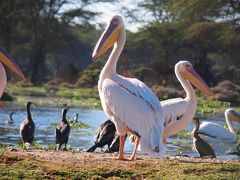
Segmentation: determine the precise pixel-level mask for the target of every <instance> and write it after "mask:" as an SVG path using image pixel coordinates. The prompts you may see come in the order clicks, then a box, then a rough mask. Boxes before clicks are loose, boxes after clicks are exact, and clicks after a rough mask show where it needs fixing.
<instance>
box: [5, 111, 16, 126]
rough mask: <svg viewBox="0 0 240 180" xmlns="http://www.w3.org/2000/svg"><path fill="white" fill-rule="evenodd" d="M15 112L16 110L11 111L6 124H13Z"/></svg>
mask: <svg viewBox="0 0 240 180" xmlns="http://www.w3.org/2000/svg"><path fill="white" fill-rule="evenodd" d="M14 114H15V113H14V112H11V113H10V115H9V119H7V120H6V124H13V123H14V121H13V118H12V116H13V115H14Z"/></svg>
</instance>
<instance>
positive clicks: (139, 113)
mask: <svg viewBox="0 0 240 180" xmlns="http://www.w3.org/2000/svg"><path fill="white" fill-rule="evenodd" d="M125 39H126V31H125V27H124V22H123V19H122V17H121V16H119V15H115V16H113V17H112V18H111V20H110V22H109V24H108V27H107V28H106V30H105V31H104V33H103V34H102V36H101V38H100V39H99V41H98V43H97V45H96V47H95V49H94V52H93V60H95V59H96V58H97V57H99V56H101V55H103V54H104V53H105V52H106V51H107V50H108V49H109V48H111V47H112V46H114V47H113V50H112V52H111V54H110V56H109V58H108V60H107V62H106V64H105V65H104V67H103V69H102V71H101V73H100V77H99V81H98V91H99V95H100V99H101V103H102V107H103V110H104V112H105V113H106V115H107V116H108V117H109V118H110V119H111V121H112V122H113V123H114V124H115V125H116V130H117V133H118V135H119V137H120V143H119V159H120V160H124V159H125V158H124V153H123V149H124V143H125V134H126V133H127V132H128V131H129V132H131V133H133V134H135V135H136V136H137V138H136V141H135V146H134V150H133V154H132V155H131V157H130V160H134V158H135V154H136V150H137V147H138V144H139V142H140V145H141V150H142V151H143V152H146V153H148V154H149V155H151V156H154V157H162V156H163V155H164V154H165V152H166V147H165V145H164V143H163V141H162V134H163V123H164V115H163V112H162V108H161V104H160V103H159V101H158V99H157V97H156V96H155V95H154V94H153V92H152V91H151V90H150V89H149V88H148V87H147V86H146V85H145V84H144V83H143V82H141V81H139V80H137V79H132V78H125V77H123V76H120V75H118V74H117V73H116V66H117V61H118V58H119V56H120V54H121V52H122V49H123V47H124V44H125ZM140 138H141V141H140Z"/></svg>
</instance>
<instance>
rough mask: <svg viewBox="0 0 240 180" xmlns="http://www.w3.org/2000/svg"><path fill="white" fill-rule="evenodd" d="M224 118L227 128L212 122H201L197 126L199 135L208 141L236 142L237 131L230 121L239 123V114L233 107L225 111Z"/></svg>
mask: <svg viewBox="0 0 240 180" xmlns="http://www.w3.org/2000/svg"><path fill="white" fill-rule="evenodd" d="M225 120H226V123H227V125H228V129H226V128H224V127H223V126H221V125H220V124H217V123H213V122H202V123H201V125H200V128H199V131H198V132H199V135H200V136H201V138H203V139H204V140H205V141H208V142H221V143H222V142H237V133H236V131H235V129H234V126H233V123H232V121H235V122H238V123H240V114H238V113H237V112H236V111H234V110H233V109H227V110H226V111H225Z"/></svg>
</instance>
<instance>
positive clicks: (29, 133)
mask: <svg viewBox="0 0 240 180" xmlns="http://www.w3.org/2000/svg"><path fill="white" fill-rule="evenodd" d="M31 104H32V102H27V106H26V109H27V117H26V118H25V120H24V121H23V122H22V124H21V126H20V131H19V132H20V137H21V140H22V143H29V144H31V143H33V140H34V132H35V123H34V122H33V120H32V116H31V112H30V106H31Z"/></svg>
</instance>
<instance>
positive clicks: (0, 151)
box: [0, 147, 6, 158]
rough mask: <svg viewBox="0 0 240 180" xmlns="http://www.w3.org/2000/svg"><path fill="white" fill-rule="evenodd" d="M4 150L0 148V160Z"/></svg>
mask: <svg viewBox="0 0 240 180" xmlns="http://www.w3.org/2000/svg"><path fill="white" fill-rule="evenodd" d="M5 151H6V148H5V147H1V148H0V158H1V157H2V156H3V154H4V153H5Z"/></svg>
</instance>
